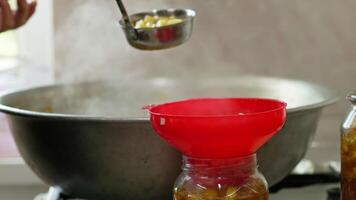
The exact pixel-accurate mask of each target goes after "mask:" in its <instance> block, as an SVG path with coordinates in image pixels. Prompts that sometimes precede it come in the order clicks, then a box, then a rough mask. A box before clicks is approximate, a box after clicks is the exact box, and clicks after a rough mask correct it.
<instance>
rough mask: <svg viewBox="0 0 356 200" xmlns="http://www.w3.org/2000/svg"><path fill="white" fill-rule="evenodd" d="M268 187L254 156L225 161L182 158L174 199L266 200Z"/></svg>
mask: <svg viewBox="0 0 356 200" xmlns="http://www.w3.org/2000/svg"><path fill="white" fill-rule="evenodd" d="M267 199H268V186H267V182H266V179H265V178H264V176H263V175H262V174H261V173H259V171H258V170H257V159H256V155H251V156H247V157H240V158H229V159H199V158H191V157H186V156H184V157H183V172H182V173H181V175H180V176H179V177H178V179H177V181H176V183H175V186H174V200H267Z"/></svg>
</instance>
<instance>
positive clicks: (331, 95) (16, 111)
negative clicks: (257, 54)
mask: <svg viewBox="0 0 356 200" xmlns="http://www.w3.org/2000/svg"><path fill="white" fill-rule="evenodd" d="M242 77H245V78H249V77H252V78H262V79H269V80H275V81H278V80H283V81H292V82H296V83H304V84H307V85H309V86H313V87H314V88H315V91H320V93H321V94H324V96H326V97H325V99H324V100H322V101H319V102H316V103H311V104H307V105H303V106H298V107H294V108H288V107H287V109H286V111H287V114H292V113H296V112H302V111H306V110H313V109H318V108H323V107H326V106H328V105H331V104H334V103H336V102H337V101H338V100H339V97H338V96H337V93H336V92H335V91H334V90H332V89H329V88H328V87H324V86H321V85H319V84H316V83H313V82H308V81H301V80H295V79H285V78H279V77H264V76H242ZM93 82H95V81H88V82H80V83H65V84H63V83H55V84H49V85H44V86H36V87H27V88H22V89H12V90H7V91H4V92H1V93H0V112H3V113H6V114H11V115H16V116H23V117H34V118H47V119H53V120H76V121H101V122H113V121H115V122H128V123H137V122H147V123H149V122H150V116H149V113H147V117H126V118H125V117H105V116H93V115H76V114H61V113H45V112H38V111H30V110H25V109H20V108H15V107H11V106H7V105H4V104H3V102H2V101H3V99H4V98H5V97H7V96H9V95H15V94H19V93H23V92H28V91H31V90H41V89H47V88H55V87H63V86H67V85H73V84H74V85H75V84H85V83H93ZM287 103H288V102H287ZM142 109H144V108H142Z"/></svg>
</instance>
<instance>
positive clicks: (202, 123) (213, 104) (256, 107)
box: [148, 98, 286, 158]
mask: <svg viewBox="0 0 356 200" xmlns="http://www.w3.org/2000/svg"><path fill="white" fill-rule="evenodd" d="M148 109H149V112H150V114H151V117H150V119H151V124H152V126H153V128H154V130H155V131H156V132H157V133H158V135H159V136H161V137H162V138H163V139H165V140H166V141H167V142H168V143H169V144H171V145H172V146H173V147H175V148H177V149H178V150H180V151H181V152H182V153H183V154H184V155H187V156H190V157H196V158H230V157H241V156H247V155H251V154H254V153H255V152H256V151H257V150H258V149H259V148H260V147H261V146H262V145H263V144H264V143H266V142H267V141H268V140H269V139H270V138H271V137H272V136H273V135H274V134H275V133H277V132H278V130H280V129H281V128H282V126H283V124H284V122H285V119H286V103H284V102H281V101H278V100H272V99H260V98H205V99H189V100H184V101H177V102H171V103H165V104H161V105H155V106H150V107H149V108H148Z"/></svg>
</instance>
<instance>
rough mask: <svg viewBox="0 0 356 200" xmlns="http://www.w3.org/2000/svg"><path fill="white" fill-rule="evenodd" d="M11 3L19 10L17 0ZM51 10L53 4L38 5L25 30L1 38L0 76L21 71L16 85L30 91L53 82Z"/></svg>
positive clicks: (44, 2)
mask: <svg viewBox="0 0 356 200" xmlns="http://www.w3.org/2000/svg"><path fill="white" fill-rule="evenodd" d="M9 2H10V4H11V6H12V7H13V8H15V7H16V6H15V5H16V3H15V2H16V0H9ZM52 10H53V8H52V0H45V1H38V5H37V9H36V13H35V15H34V16H33V17H32V18H31V19H30V20H29V22H28V23H27V24H26V25H25V26H23V27H21V28H19V29H18V30H14V31H8V32H5V33H1V34H0V76H1V75H2V73H3V72H4V71H7V70H8V69H13V68H19V69H21V70H22V71H21V73H19V74H21V77H20V76H19V77H17V78H19V79H20V80H19V81H17V82H22V83H23V84H24V85H25V86H27V87H28V86H29V85H39V84H47V83H50V82H52V81H53V72H54V69H53V67H54V66H53V65H54V64H53V60H54V59H53V57H54V55H53V52H54V51H53V12H52ZM30 80H31V81H30ZM0 81H1V80H0Z"/></svg>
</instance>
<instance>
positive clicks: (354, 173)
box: [341, 92, 356, 200]
mask: <svg viewBox="0 0 356 200" xmlns="http://www.w3.org/2000/svg"><path fill="white" fill-rule="evenodd" d="M348 100H349V101H350V102H351V106H352V107H351V111H350V113H349V114H348V116H347V117H346V120H345V121H344V123H343V125H342V136H341V187H342V193H341V196H342V199H343V200H355V199H356V92H354V93H352V94H350V95H349V96H348Z"/></svg>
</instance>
